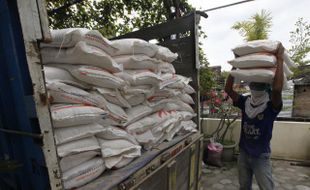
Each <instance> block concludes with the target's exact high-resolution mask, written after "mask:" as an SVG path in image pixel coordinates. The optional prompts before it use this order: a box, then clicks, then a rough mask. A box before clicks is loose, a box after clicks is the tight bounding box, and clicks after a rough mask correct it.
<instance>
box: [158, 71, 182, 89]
mask: <svg viewBox="0 0 310 190" xmlns="http://www.w3.org/2000/svg"><path fill="white" fill-rule="evenodd" d="M160 77H161V79H162V82H161V83H160V84H159V89H163V88H164V87H166V86H169V85H172V84H174V83H177V82H178V81H180V80H181V78H179V77H178V76H177V75H176V74H172V73H163V74H161V75H160ZM182 79H183V78H182ZM180 82H182V81H180Z"/></svg>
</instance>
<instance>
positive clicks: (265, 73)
mask: <svg viewBox="0 0 310 190" xmlns="http://www.w3.org/2000/svg"><path fill="white" fill-rule="evenodd" d="M279 43H280V42H278V41H271V40H256V41H250V42H247V43H245V44H242V45H239V46H237V47H235V48H234V49H232V51H233V52H234V54H235V55H236V56H237V58H235V59H234V60H231V61H229V63H230V64H231V65H232V66H233V67H235V68H238V69H237V70H232V71H230V74H231V75H232V76H233V77H235V79H236V80H235V81H239V82H240V81H244V82H247V83H250V82H262V83H269V84H272V82H273V79H274V75H275V71H276V66H277V65H276V64H277V58H276V56H275V54H276V52H277V49H278V46H279ZM283 59H284V65H283V68H284V69H283V70H284V75H285V77H284V79H285V81H284V88H286V86H287V84H286V83H287V79H286V77H289V76H290V75H291V74H292V71H291V70H290V68H292V67H296V65H295V64H294V63H293V62H292V60H291V59H290V58H289V56H288V53H287V51H285V52H284V55H283Z"/></svg>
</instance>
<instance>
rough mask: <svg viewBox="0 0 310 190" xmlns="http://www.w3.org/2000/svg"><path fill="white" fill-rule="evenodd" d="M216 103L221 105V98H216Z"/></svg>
mask: <svg viewBox="0 0 310 190" xmlns="http://www.w3.org/2000/svg"><path fill="white" fill-rule="evenodd" d="M214 103H215V105H217V106H219V105H221V103H222V100H221V99H219V98H216V99H215V101H214Z"/></svg>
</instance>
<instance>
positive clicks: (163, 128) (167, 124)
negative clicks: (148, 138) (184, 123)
mask: <svg viewBox="0 0 310 190" xmlns="http://www.w3.org/2000/svg"><path fill="white" fill-rule="evenodd" d="M181 119H182V117H180V116H179V115H178V114H174V115H173V116H172V117H170V118H169V119H167V120H166V121H164V122H162V123H160V124H159V125H157V126H156V127H154V128H152V129H151V130H152V133H153V134H157V133H169V132H170V131H171V130H172V129H173V128H174V127H175V125H176V124H177V123H180V121H181Z"/></svg>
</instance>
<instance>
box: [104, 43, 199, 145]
mask: <svg viewBox="0 0 310 190" xmlns="http://www.w3.org/2000/svg"><path fill="white" fill-rule="evenodd" d="M111 44H112V45H113V46H114V47H116V48H118V49H119V51H117V52H116V53H115V54H114V56H113V58H114V60H115V61H116V62H117V63H119V64H121V65H122V66H123V68H124V71H123V72H119V73H115V74H114V75H115V76H118V77H120V78H121V79H123V80H124V81H126V82H128V83H129V85H128V86H126V87H125V88H123V89H121V90H120V94H121V95H122V97H123V98H124V99H125V100H127V102H128V103H129V104H130V107H128V108H126V113H127V116H128V119H127V122H126V123H124V124H123V125H122V127H124V128H125V129H126V130H127V132H128V133H129V134H131V135H133V136H134V137H135V138H136V140H137V141H138V143H140V144H141V145H143V147H144V148H145V149H150V148H151V147H153V146H155V145H157V144H159V143H161V142H162V141H164V140H168V141H169V140H171V139H172V138H173V136H175V135H176V134H177V132H179V131H180V130H183V131H188V132H194V131H195V128H196V125H189V126H190V127H189V128H190V129H189V128H188V127H187V128H186V127H184V125H181V122H183V121H190V120H191V119H192V118H193V117H194V116H195V113H194V111H193V109H192V108H191V106H190V105H191V104H194V100H193V99H192V97H191V96H190V94H193V93H195V90H194V89H193V88H192V87H191V86H190V85H189V83H190V82H191V79H189V78H186V77H184V76H181V75H177V74H175V69H174V67H173V65H172V64H171V63H172V62H173V61H174V60H176V58H177V54H176V53H173V52H171V51H170V50H169V49H168V48H166V47H162V46H159V45H155V44H151V43H148V42H146V41H144V40H141V39H120V40H114V41H112V42H111ZM101 93H102V92H101ZM183 112H184V113H183ZM183 115H186V117H185V116H184V117H183ZM188 115H189V116H188ZM101 124H103V125H104V124H110V123H109V122H106V121H104V123H101ZM183 124H184V123H183ZM185 128H186V129H185Z"/></svg>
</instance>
